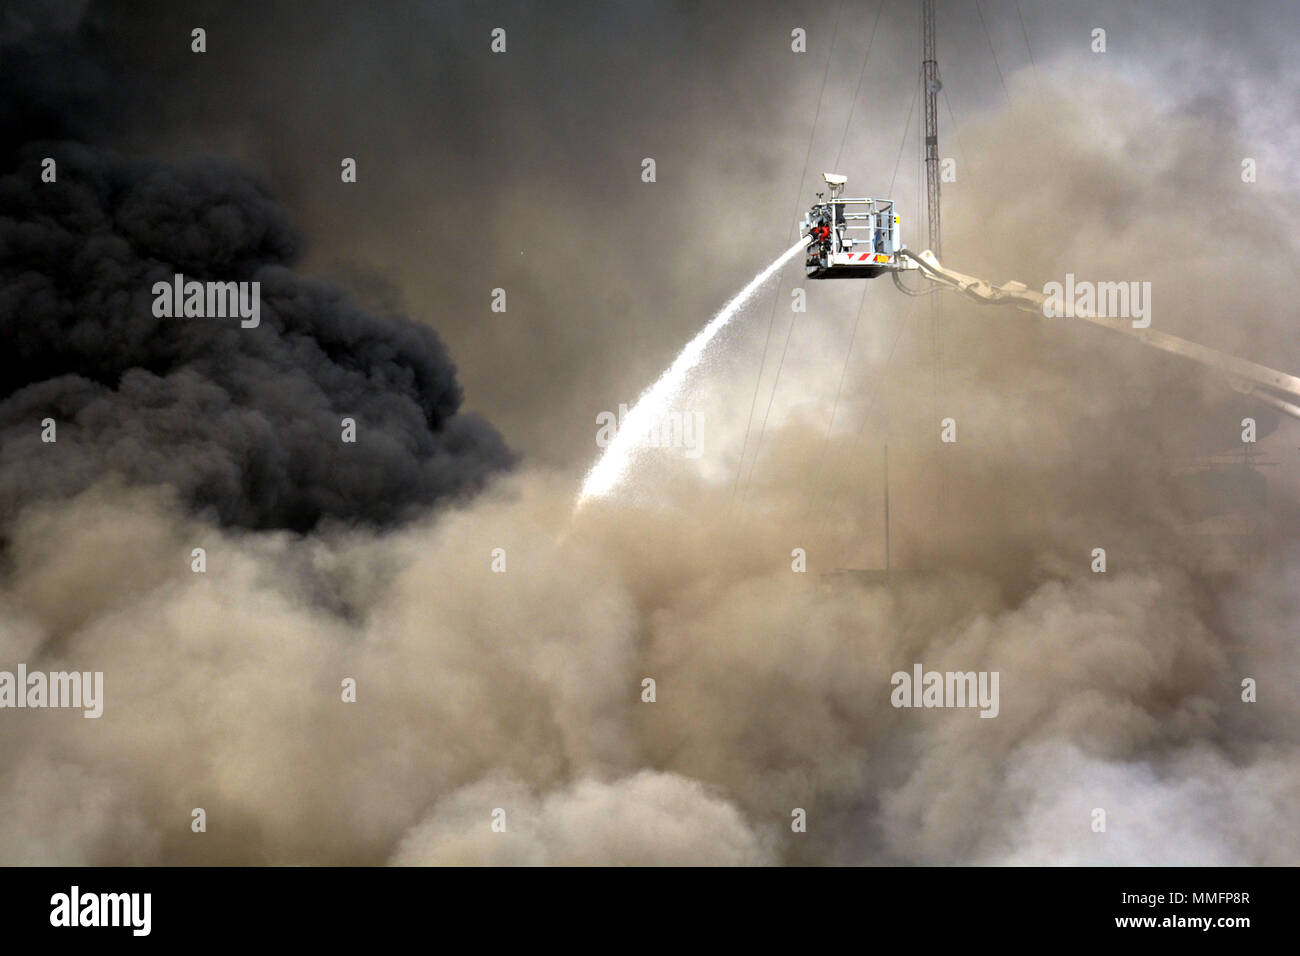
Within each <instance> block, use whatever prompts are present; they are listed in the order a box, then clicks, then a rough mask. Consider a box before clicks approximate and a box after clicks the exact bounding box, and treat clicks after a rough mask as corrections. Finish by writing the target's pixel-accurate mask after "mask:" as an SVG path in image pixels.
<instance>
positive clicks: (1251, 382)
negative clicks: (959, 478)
mask: <svg viewBox="0 0 1300 956" xmlns="http://www.w3.org/2000/svg"><path fill="white" fill-rule="evenodd" d="M898 257H899V259H900V260H902V262H901V263H900V265H902V266H903V267H904V268H909V267H910V268H914V269H916V270H918V271H920V273H921V274H922V275H924V276H925V277H926V278H927V279H929V280H931V281H932V282H934V283H936V284H937V285H939V286H940V287H942V288H945V289H949V290H951V291H953V292H959V293H961V294H963V295H965V296H966V297H967V298H970V299H973V300H974V301H976V302H978V303H980V304H981V305H1010V306H1013V307H1014V308H1017V309H1021V310H1022V311H1025V312H1033V313H1036V314H1038V315H1040V316H1045V315H1046V314H1047V312H1046V311H1045V309H1044V306H1047V305H1050V306H1051V307H1052V311H1053V312H1054V313H1055V314H1057V315H1062V316H1072V317H1074V318H1078V319H1084V320H1085V321H1088V322H1092V323H1093V324H1094V325H1100V326H1103V327H1104V328H1107V329H1110V330H1111V331H1113V332H1120V333H1122V334H1124V335H1127V336H1129V337H1130V338H1135V339H1137V340H1138V341H1140V342H1142V343H1143V344H1144V345H1149V346H1151V347H1152V348H1157V349H1160V350H1161V351H1163V352H1169V353H1172V354H1174V355H1181V356H1183V357H1184V358H1188V359H1191V360H1192V361H1194V362H1199V363H1200V364H1201V365H1204V366H1206V367H1207V368H1211V369H1213V370H1215V371H1216V372H1219V373H1220V374H1222V375H1223V376H1224V377H1226V378H1227V380H1228V382H1229V383H1230V384H1231V385H1232V387H1233V388H1235V389H1236V390H1237V391H1239V392H1242V393H1244V394H1246V395H1250V396H1252V397H1254V398H1256V399H1258V400H1259V401H1261V402H1263V403H1264V404H1266V405H1270V406H1272V407H1273V408H1276V409H1278V410H1279V411H1282V412H1285V413H1286V414H1287V415H1290V416H1291V417H1292V418H1297V419H1300V404H1297V402H1300V378H1297V377H1296V376H1294V375H1288V374H1287V373H1285V372H1279V371H1277V370H1276V369H1271V368H1268V367H1267V366H1264V365H1260V364H1258V363H1256V362H1251V361H1249V360H1247V359H1243V358H1237V357H1236V356H1234V355H1228V354H1227V353H1225V352H1220V351H1218V350H1217V349H1211V348H1207V347H1206V346H1204V345H1198V344H1197V343H1196V342H1192V341H1189V340H1187V339H1183V338H1179V337H1178V336H1176V335H1170V334H1169V333H1167V332H1160V331H1158V330H1156V329H1151V328H1134V327H1133V325H1132V323H1131V322H1130V321H1129V320H1127V319H1119V318H1112V317H1109V316H1103V315H1098V314H1097V313H1096V312H1094V311H1090V310H1085V309H1079V308H1077V307H1076V306H1075V305H1074V303H1067V302H1063V301H1062V300H1061V297H1060V296H1048V295H1045V294H1043V293H1041V292H1035V291H1033V290H1032V289H1030V288H1028V287H1027V286H1025V284H1024V283H1023V282H1004V283H1002V284H1001V285H994V284H993V283H991V282H988V281H986V280H984V279H977V278H975V277H974V276H968V275H964V274H963V273H960V272H957V271H956V270H954V269H949V268H947V267H946V266H944V265H942V264H941V263H940V262H939V260H938V259H937V258H936V257H935V255H934V253H932V252H930V251H929V250H928V249H927V250H926V251H924V252H922V253H920V254H917V253H913V252H911V251H910V250H908V249H900V250H899V253H898Z"/></svg>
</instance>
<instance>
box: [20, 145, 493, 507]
mask: <svg viewBox="0 0 1300 956" xmlns="http://www.w3.org/2000/svg"><path fill="white" fill-rule="evenodd" d="M45 156H50V157H53V158H55V159H56V161H57V163H58V166H57V170H58V178H57V181H56V182H55V183H45V182H42V180H41V176H40V168H41V166H40V163H41V158H42V157H45ZM298 247H299V241H298V238H297V236H296V235H295V233H294V230H293V229H292V228H291V226H290V224H289V223H288V221H287V219H286V216H285V213H284V211H283V210H282V208H281V207H280V206H279V205H278V204H277V203H276V201H275V200H274V199H272V198H271V196H269V195H268V194H267V192H266V190H265V189H264V188H262V187H261V186H260V185H258V184H257V183H256V182H254V181H252V180H251V179H250V178H249V177H248V176H246V175H245V174H243V173H241V172H240V171H239V170H237V169H236V168H234V167H232V166H230V165H227V164H224V163H220V162H216V161H210V160H203V161H193V162H187V163H183V164H179V165H165V164H161V163H157V162H152V161H147V160H139V159H129V158H125V157H121V156H118V155H114V154H112V153H109V152H105V151H98V150H94V149H90V148H87V147H84V146H80V145H76V144H71V143H66V142H62V143H48V144H44V145H39V146H37V145H32V146H30V147H29V148H27V149H26V150H24V152H23V154H22V156H21V157H20V159H19V161H18V164H17V168H15V169H13V170H10V171H8V172H7V174H6V175H4V177H3V178H0V336H3V338H4V341H5V342H6V343H7V347H6V349H5V351H4V354H3V356H0V442H2V443H3V448H4V455H3V461H4V464H3V465H0V500H3V502H4V505H3V508H4V518H6V519H8V518H10V517H12V515H13V514H14V513H15V512H16V511H17V510H18V509H20V508H21V507H22V506H23V505H24V504H26V503H28V502H30V501H31V500H33V499H34V498H37V497H65V496H67V495H69V494H72V493H75V492H77V491H79V490H81V489H82V488H85V487H87V486H88V485H90V484H91V483H93V482H94V481H96V480H99V479H100V478H102V477H103V476H104V475H106V474H110V473H114V474H119V475H121V476H123V477H125V478H126V479H127V480H128V481H130V482H132V483H161V484H166V485H170V486H172V487H173V488H175V489H177V490H178V492H179V493H180V495H181V497H182V499H183V500H184V501H185V502H187V503H189V504H190V505H192V506H193V507H195V508H197V509H200V510H206V509H210V510H211V512H212V513H213V514H214V515H215V516H216V518H217V519H218V520H219V521H220V522H222V523H223V524H230V525H239V526H244V527H251V528H268V527H283V528H291V529H295V530H305V529H308V528H311V527H313V526H314V525H315V524H316V523H317V522H318V521H319V520H320V519H322V518H325V517H334V518H340V519H345V520H360V521H364V522H370V523H387V522H392V521H395V520H401V519H403V518H404V517H408V516H409V515H410V513H411V512H412V510H413V509H416V508H418V507H420V506H424V505H427V504H428V503H430V502H433V501H435V500H437V499H439V498H442V497H445V496H449V495H456V494H458V493H460V492H464V491H468V490H473V489H475V488H477V487H478V486H479V485H480V484H481V482H482V481H483V479H484V478H485V477H486V476H487V475H489V474H491V473H492V472H494V471H496V470H498V469H501V468H503V467H506V466H507V465H508V464H509V462H510V458H511V456H510V453H509V452H508V450H507V449H506V447H505V445H504V443H503V441H502V440H501V438H500V436H499V435H498V434H497V432H496V431H495V430H494V429H493V428H492V427H491V426H490V425H488V424H487V423H486V422H484V421H482V420H480V419H478V418H476V417H475V416H473V415H468V414H461V413H458V408H459V406H460V403H461V392H460V388H459V386H458V385H457V382H456V376H455V369H454V367H453V366H452V364H451V362H450V361H449V359H448V357H447V355H446V353H445V351H444V349H443V347H442V345H441V343H440V342H439V340H438V337H437V335H436V334H435V333H434V332H433V331H432V330H431V329H430V328H428V327H427V326H423V325H419V324H416V323H414V322H411V321H409V320H406V319H404V318H400V317H393V316H385V317H378V316H374V315H369V314H367V313H366V312H365V311H363V310H362V309H361V308H359V307H358V306H357V305H356V304H355V303H354V302H352V301H351V300H350V299H349V298H348V297H347V296H346V295H345V294H343V293H342V292H340V291H339V290H338V289H336V288H334V287H332V286H330V285H328V284H326V283H323V282H320V281H316V280H312V279H308V278H304V277H302V276H300V275H297V274H295V273H294V272H293V271H292V270H291V269H290V268H289V265H290V264H291V263H292V262H293V259H294V256H295V254H296V252H297V250H298ZM176 273H183V274H184V275H185V277H186V278H187V279H197V280H200V281H222V282H228V281H258V282H260V283H261V303H262V304H261V323H260V325H259V326H258V327H257V328H241V327H240V323H239V321H238V320H237V319H230V318H227V319H218V318H157V317H155V315H154V311H153V308H152V306H153V296H152V293H151V288H152V286H153V284H154V283H155V282H157V281H160V280H166V281H171V279H172V277H173V275H174V274H176ZM47 417H48V418H52V419H54V421H55V423H56V426H57V442H55V443H43V442H42V441H41V425H40V423H41V421H42V420H43V419H45V418H47ZM344 418H352V419H354V420H355V422H356V430H357V440H356V441H355V442H351V443H345V442H343V441H342V440H341V435H342V426H341V422H342V419H344Z"/></svg>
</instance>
